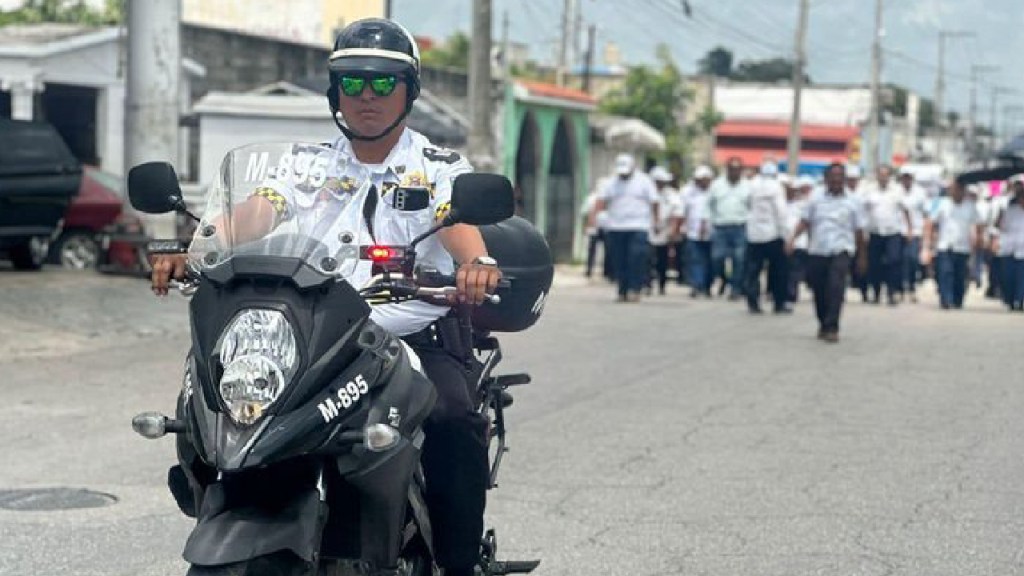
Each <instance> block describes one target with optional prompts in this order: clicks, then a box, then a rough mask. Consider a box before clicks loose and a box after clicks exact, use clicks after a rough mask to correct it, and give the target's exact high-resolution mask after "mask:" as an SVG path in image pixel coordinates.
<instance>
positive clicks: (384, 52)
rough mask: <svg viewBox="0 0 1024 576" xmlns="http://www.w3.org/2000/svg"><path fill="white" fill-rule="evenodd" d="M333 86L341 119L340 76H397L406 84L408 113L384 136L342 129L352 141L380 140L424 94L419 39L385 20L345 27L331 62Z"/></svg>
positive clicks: (330, 94)
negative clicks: (359, 74)
mask: <svg viewBox="0 0 1024 576" xmlns="http://www.w3.org/2000/svg"><path fill="white" fill-rule="evenodd" d="M328 68H329V69H330V80H331V85H330V87H329V88H328V89H327V100H328V104H329V105H330V107H331V112H332V113H333V114H334V116H335V122H338V120H337V113H338V92H339V90H340V88H339V84H340V77H341V75H342V74H344V73H353V72H359V73H364V74H394V75H396V76H397V77H398V78H399V80H401V81H404V82H405V84H406V86H407V87H408V89H407V91H406V105H405V113H404V114H402V116H401V117H400V118H399V119H398V120H397V121H396V122H395V123H394V125H392V126H391V127H389V128H388V129H387V130H385V131H384V132H383V133H382V134H379V135H377V136H374V137H367V136H366V135H357V134H352V133H351V131H350V130H349V129H348V128H346V127H344V126H341V125H340V123H339V127H340V128H341V129H342V132H345V135H346V136H348V137H349V138H353V137H355V138H358V139H364V140H376V139H378V138H382V137H383V136H384V135H386V134H387V133H388V132H391V130H393V129H394V127H395V126H397V125H398V124H399V123H400V122H401V121H402V120H403V119H405V117H406V116H407V115H408V114H409V111H411V110H412V103H413V101H415V100H416V98H417V97H418V96H419V93H420V50H419V47H418V46H417V45H416V39H415V38H413V36H412V34H410V33H409V31H408V30H406V29H405V27H404V26H402V25H401V24H399V23H397V22H393V21H391V20H385V19H382V18H367V19H365V20H357V21H356V22H353V23H351V24H349V25H348V26H346V27H345V29H344V30H342V31H341V32H340V33H339V34H338V37H337V38H336V39H335V41H334V50H333V51H332V52H331V56H330V59H329V61H328Z"/></svg>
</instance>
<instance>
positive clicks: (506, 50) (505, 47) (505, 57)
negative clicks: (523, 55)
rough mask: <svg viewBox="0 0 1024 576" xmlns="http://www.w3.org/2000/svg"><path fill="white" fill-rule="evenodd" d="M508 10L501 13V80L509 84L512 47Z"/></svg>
mask: <svg viewBox="0 0 1024 576" xmlns="http://www.w3.org/2000/svg"><path fill="white" fill-rule="evenodd" d="M508 26H509V22H508V10H505V11H504V12H502V13H501V79H502V81H503V82H504V83H505V84H508V83H509V82H510V81H511V79H512V54H511V52H512V45H511V43H510V41H509V36H508Z"/></svg>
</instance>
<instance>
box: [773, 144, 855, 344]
mask: <svg viewBox="0 0 1024 576" xmlns="http://www.w3.org/2000/svg"><path fill="white" fill-rule="evenodd" d="M845 171H846V168H845V166H844V165H843V164H842V163H839V162H834V163H832V164H831V165H830V166H829V167H828V168H827V169H826V170H825V190H824V191H823V192H820V193H815V194H813V195H812V196H811V198H810V199H809V200H808V201H807V204H806V205H805V206H804V212H803V214H802V216H801V218H800V223H799V224H797V226H796V228H795V229H794V230H793V231H792V232H791V233H790V235H789V239H788V240H787V242H786V252H787V253H789V254H792V253H793V252H794V250H795V248H796V241H797V238H799V237H800V235H801V234H803V233H805V232H807V233H809V238H810V242H809V244H808V247H807V253H808V256H807V282H808V284H809V285H810V286H811V290H812V291H813V292H814V309H815V312H816V313H817V316H818V339H819V340H822V341H824V342H829V343H834V342H838V341H839V317H840V315H841V314H842V310H843V300H844V298H845V295H846V280H847V274H849V271H850V259H851V258H852V257H853V255H854V253H855V252H856V250H857V247H858V246H863V245H864V242H865V240H864V212H863V211H862V210H861V209H860V206H859V205H858V204H857V201H856V200H855V199H854V198H852V197H851V194H850V193H849V191H848V190H847V188H846V182H845ZM864 254H865V253H864V252H863V251H861V252H860V256H859V257H858V259H857V266H858V267H859V268H860V269H862V270H863V269H864V268H865V267H867V261H866V258H865V256H864Z"/></svg>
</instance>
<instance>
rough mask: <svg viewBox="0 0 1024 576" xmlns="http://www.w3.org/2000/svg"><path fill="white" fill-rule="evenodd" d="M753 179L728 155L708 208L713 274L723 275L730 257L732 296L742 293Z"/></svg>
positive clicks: (712, 186) (735, 159) (712, 187)
mask: <svg viewBox="0 0 1024 576" xmlns="http://www.w3.org/2000/svg"><path fill="white" fill-rule="evenodd" d="M749 201H750V180H749V179H746V178H743V162H742V160H740V159H739V158H738V157H735V156H734V157H732V158H729V160H728V161H726V164H725V177H722V178H719V179H718V180H715V182H714V183H713V184H711V193H710V196H709V197H708V208H709V210H710V218H711V261H712V267H713V269H714V273H713V275H712V276H713V277H715V278H717V277H719V276H722V277H724V272H725V261H726V260H727V259H728V260H731V265H732V269H731V271H730V274H729V285H730V292H729V299H730V300H739V299H740V297H741V295H742V294H743V281H744V276H743V264H744V258H745V256H746V252H747V214H748V212H749V208H748V206H749Z"/></svg>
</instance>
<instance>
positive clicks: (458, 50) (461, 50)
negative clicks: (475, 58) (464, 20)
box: [423, 32, 469, 70]
mask: <svg viewBox="0 0 1024 576" xmlns="http://www.w3.org/2000/svg"><path fill="white" fill-rule="evenodd" d="M423 64H424V65H425V66H432V67H437V68H455V69H458V70H469V36H467V35H466V34H464V33H462V32H456V33H455V34H453V35H451V36H449V37H448V39H447V40H445V41H444V44H442V45H440V46H438V47H436V48H432V49H430V50H427V51H425V52H424V53H423Z"/></svg>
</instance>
